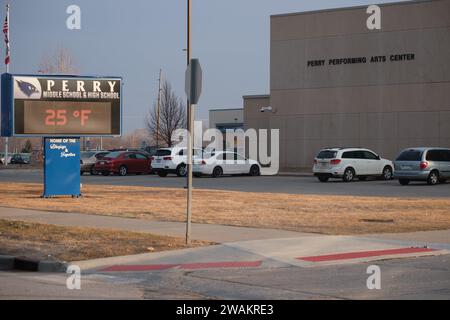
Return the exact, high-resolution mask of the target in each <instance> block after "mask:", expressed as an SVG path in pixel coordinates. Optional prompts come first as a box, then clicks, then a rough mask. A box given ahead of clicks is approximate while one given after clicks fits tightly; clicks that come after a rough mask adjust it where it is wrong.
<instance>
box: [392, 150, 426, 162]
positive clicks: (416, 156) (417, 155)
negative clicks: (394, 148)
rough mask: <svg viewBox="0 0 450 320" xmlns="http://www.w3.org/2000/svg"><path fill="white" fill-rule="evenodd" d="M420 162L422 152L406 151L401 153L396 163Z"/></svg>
mask: <svg viewBox="0 0 450 320" xmlns="http://www.w3.org/2000/svg"><path fill="white" fill-rule="evenodd" d="M420 160H422V151H418V150H408V151H404V152H402V153H401V154H400V155H399V156H398V158H397V161H420Z"/></svg>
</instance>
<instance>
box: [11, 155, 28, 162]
mask: <svg viewBox="0 0 450 320" xmlns="http://www.w3.org/2000/svg"><path fill="white" fill-rule="evenodd" d="M9 163H11V164H29V163H30V160H29V159H27V158H25V157H23V156H22V155H21V154H20V153H16V154H14V155H13V156H12V157H11V160H10V161H9Z"/></svg>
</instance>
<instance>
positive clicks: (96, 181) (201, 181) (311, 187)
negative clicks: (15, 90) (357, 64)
mask: <svg viewBox="0 0 450 320" xmlns="http://www.w3.org/2000/svg"><path fill="white" fill-rule="evenodd" d="M0 182H32V183H42V182H43V171H42V170H25V169H24V170H20V169H18V170H16V169H8V170H0ZM81 182H82V184H89V185H116V186H140V187H161V188H183V187H184V186H185V184H186V178H179V177H176V176H174V175H169V176H167V177H165V178H161V177H158V176H157V175H140V176H138V175H129V176H126V177H121V176H108V177H104V176H91V175H89V174H86V175H83V176H82V177H81ZM194 188H198V189H213V190H230V191H243V192H268V193H288V194H306V195H312V194H318V195H354V196H381V197H383V196H385V197H404V198H448V196H449V195H450V183H446V184H440V185H437V186H428V185H427V184H426V183H422V182H415V183H411V185H409V186H401V185H400V184H399V183H398V181H396V180H392V181H381V180H369V181H364V182H362V181H357V180H356V181H354V182H351V183H344V182H342V181H341V180H330V182H328V183H321V182H319V181H318V180H317V179H316V178H315V177H312V174H311V176H308V175H307V174H305V175H302V176H260V177H248V176H224V177H220V178H210V177H202V178H194Z"/></svg>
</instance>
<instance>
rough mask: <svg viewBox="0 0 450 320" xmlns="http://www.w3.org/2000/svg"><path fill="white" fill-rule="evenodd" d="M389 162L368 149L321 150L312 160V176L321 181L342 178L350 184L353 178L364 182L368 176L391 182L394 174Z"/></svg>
mask: <svg viewBox="0 0 450 320" xmlns="http://www.w3.org/2000/svg"><path fill="white" fill-rule="evenodd" d="M393 168H394V165H393V163H392V161H391V160H387V159H383V158H381V157H380V156H379V155H377V154H376V153H375V152H373V151H371V150H369V149H360V148H329V149H323V150H321V151H320V152H319V154H318V155H317V157H316V158H315V159H314V168H313V172H314V175H315V176H316V177H317V178H318V179H319V180H320V181H321V182H327V181H328V180H329V179H330V178H342V180H344V181H345V182H350V181H352V180H353V179H355V177H358V179H359V180H366V179H367V177H369V176H374V177H381V178H383V179H384V180H391V179H392V178H393V174H394V169H393Z"/></svg>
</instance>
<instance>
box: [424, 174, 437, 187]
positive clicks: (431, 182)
mask: <svg viewBox="0 0 450 320" xmlns="http://www.w3.org/2000/svg"><path fill="white" fill-rule="evenodd" d="M427 183H428V184H429V185H430V186H434V185H436V184H438V183H439V172H437V171H431V173H430V175H429V176H428V180H427Z"/></svg>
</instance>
